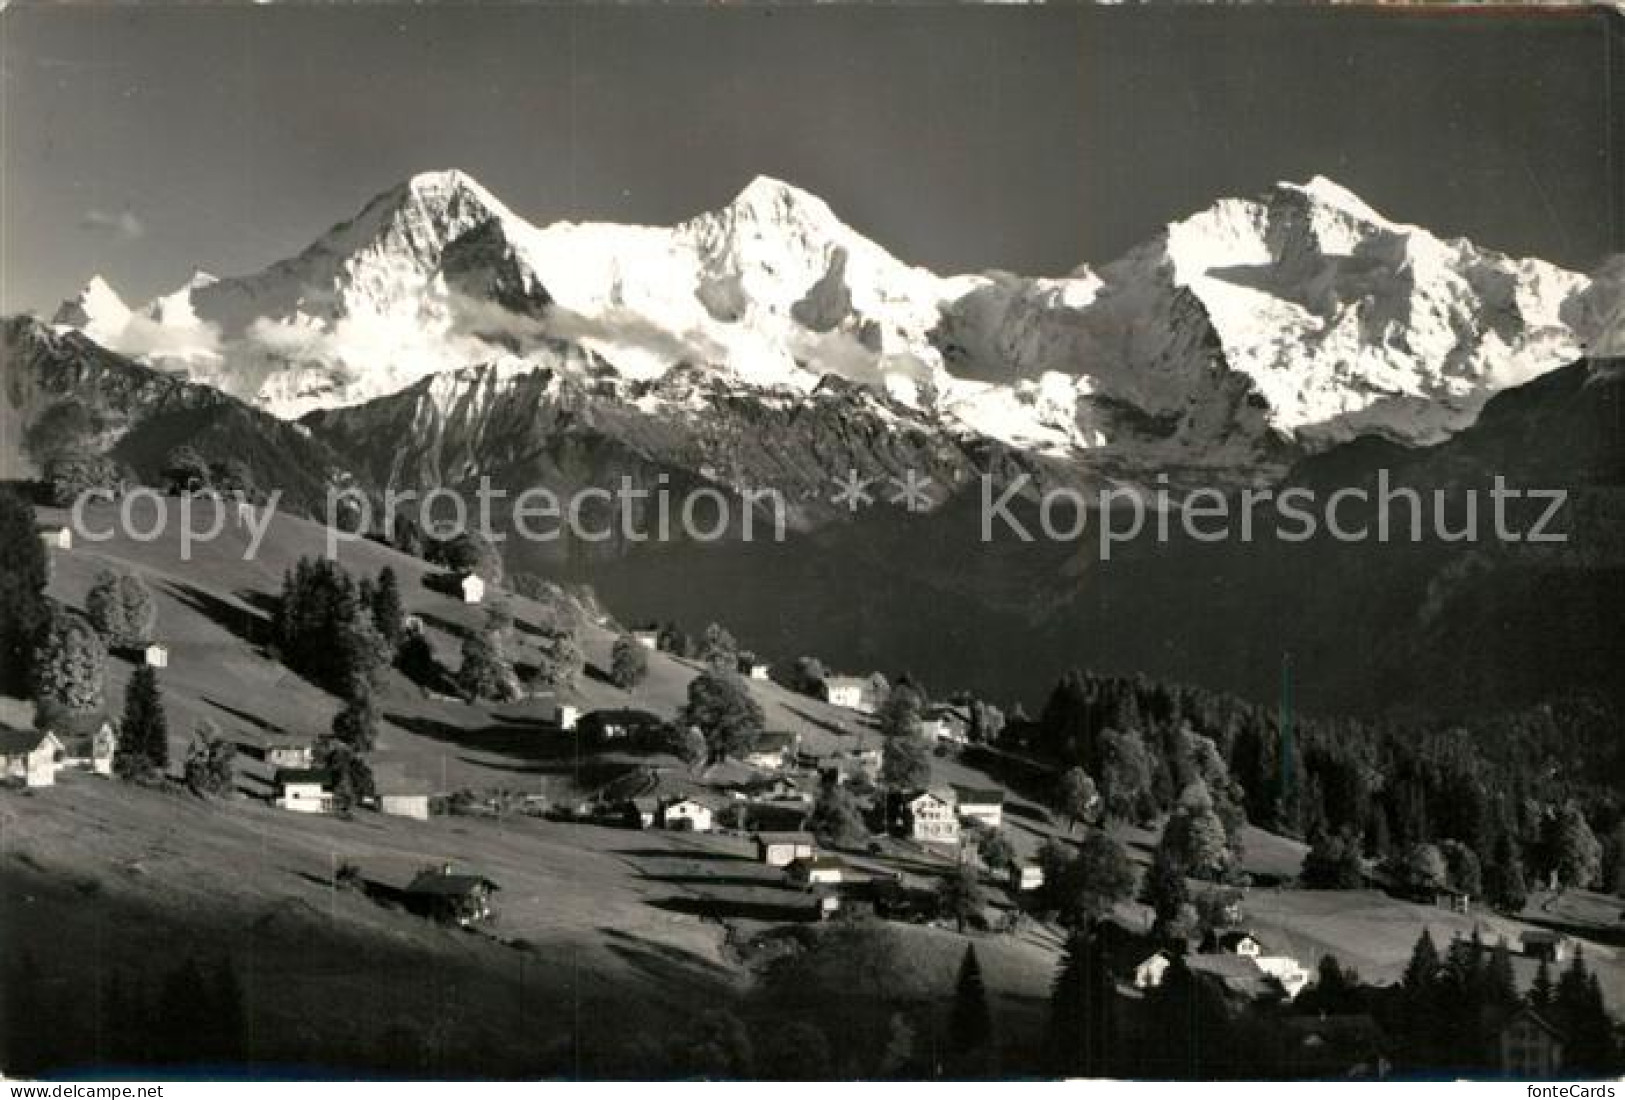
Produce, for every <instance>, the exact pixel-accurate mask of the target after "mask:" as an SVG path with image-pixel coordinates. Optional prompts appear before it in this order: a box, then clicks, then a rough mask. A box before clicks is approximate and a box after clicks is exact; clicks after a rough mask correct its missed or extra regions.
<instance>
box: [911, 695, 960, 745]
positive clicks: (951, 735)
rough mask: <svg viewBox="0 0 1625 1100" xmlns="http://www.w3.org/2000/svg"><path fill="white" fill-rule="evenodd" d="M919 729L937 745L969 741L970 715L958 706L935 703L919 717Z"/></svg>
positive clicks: (958, 743)
mask: <svg viewBox="0 0 1625 1100" xmlns="http://www.w3.org/2000/svg"><path fill="white" fill-rule="evenodd" d="M920 730H921V732H923V733H924V734H925V736H926V737H927V738H929V739H930V740H932V741H934V742H936V743H937V744H939V745H967V744H969V743H970V716H969V715H968V714H966V713H965V712H964V711H962V710H961V709H960V708H959V707H954V706H947V705H944V704H937V705H936V706H933V707H931V708H929V709H928V710H927V711H926V713H925V716H924V717H923V718H921V719H920Z"/></svg>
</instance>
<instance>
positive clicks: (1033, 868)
mask: <svg viewBox="0 0 1625 1100" xmlns="http://www.w3.org/2000/svg"><path fill="white" fill-rule="evenodd" d="M1043 885H1044V866H1043V864H1041V863H1035V862H1033V861H1031V860H1028V861H1026V862H1024V863H1017V864H1015V865H1014V866H1012V867H1011V868H1010V888H1011V889H1012V890H1018V891H1022V892H1025V891H1028V890H1037V889H1040V888H1041V887H1042V886H1043Z"/></svg>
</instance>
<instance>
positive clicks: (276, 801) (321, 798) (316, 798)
mask: <svg viewBox="0 0 1625 1100" xmlns="http://www.w3.org/2000/svg"><path fill="white" fill-rule="evenodd" d="M331 782H332V780H331V779H330V778H329V776H328V774H327V773H326V772H324V771H321V770H319V769H317V768H278V769H277V772H276V779H275V783H274V786H275V789H276V794H275V796H274V798H273V800H272V803H273V805H275V806H276V807H277V808H278V809H281V810H292V811H293V812H294V813H299V814H328V813H332V812H333V790H332V787H331Z"/></svg>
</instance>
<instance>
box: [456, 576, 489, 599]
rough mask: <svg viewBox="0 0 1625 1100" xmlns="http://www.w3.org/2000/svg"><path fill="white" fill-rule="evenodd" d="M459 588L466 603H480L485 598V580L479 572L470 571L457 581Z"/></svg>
mask: <svg viewBox="0 0 1625 1100" xmlns="http://www.w3.org/2000/svg"><path fill="white" fill-rule="evenodd" d="M457 590H458V592H460V593H461V594H462V597H463V602H464V603H479V602H480V601H481V600H483V599H485V580H484V579H483V578H482V577H481V576H480V575H479V574H477V573H468V574H466V575H465V576H463V577H462V579H461V580H459V581H458V582H457Z"/></svg>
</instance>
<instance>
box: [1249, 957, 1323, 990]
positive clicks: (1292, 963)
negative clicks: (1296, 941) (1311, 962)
mask: <svg viewBox="0 0 1625 1100" xmlns="http://www.w3.org/2000/svg"><path fill="white" fill-rule="evenodd" d="M1253 962H1255V963H1257V964H1258V969H1260V970H1262V971H1263V972H1264V973H1266V974H1268V975H1269V976H1270V977H1272V978H1274V979H1275V980H1276V981H1277V982H1279V983H1280V986H1281V992H1283V993H1285V994H1286V999H1287V1000H1289V1001H1292V1000H1296V999H1297V996H1298V994H1299V993H1302V992H1303V991H1304V988H1305V987H1306V986H1307V985H1308V984H1309V971H1308V970H1306V969H1304V967H1303V965H1302V964H1301V963H1299V962H1298V960H1297V959H1294V958H1292V957H1291V956H1288V955H1258V956H1255V957H1254V958H1253Z"/></svg>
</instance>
